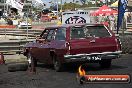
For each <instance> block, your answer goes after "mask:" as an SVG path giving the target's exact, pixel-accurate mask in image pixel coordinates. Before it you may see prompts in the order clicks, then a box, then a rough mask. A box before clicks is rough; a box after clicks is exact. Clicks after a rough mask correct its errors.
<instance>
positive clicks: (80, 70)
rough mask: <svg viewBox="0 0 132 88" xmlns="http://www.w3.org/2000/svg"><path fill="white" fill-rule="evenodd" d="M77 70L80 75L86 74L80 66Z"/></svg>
mask: <svg viewBox="0 0 132 88" xmlns="http://www.w3.org/2000/svg"><path fill="white" fill-rule="evenodd" d="M78 72H79V75H80V76H84V75H85V74H86V72H85V70H84V69H82V66H79V68H78Z"/></svg>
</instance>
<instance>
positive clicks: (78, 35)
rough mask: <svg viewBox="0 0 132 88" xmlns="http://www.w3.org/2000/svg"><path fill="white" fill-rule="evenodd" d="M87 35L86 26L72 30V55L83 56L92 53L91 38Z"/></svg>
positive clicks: (70, 48) (70, 42)
mask: <svg viewBox="0 0 132 88" xmlns="http://www.w3.org/2000/svg"><path fill="white" fill-rule="evenodd" d="M86 36H87V35H86V34H85V27H84V26H77V27H71V28H70V41H69V44H70V47H69V50H70V54H72V55H74V54H82V53H88V52H90V47H89V45H90V40H91V37H89V36H87V37H86Z"/></svg>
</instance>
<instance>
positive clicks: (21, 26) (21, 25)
mask: <svg viewBox="0 0 132 88" xmlns="http://www.w3.org/2000/svg"><path fill="white" fill-rule="evenodd" d="M18 28H19V29H26V28H28V29H31V28H32V25H31V24H30V23H29V22H26V21H20V22H19V24H18Z"/></svg>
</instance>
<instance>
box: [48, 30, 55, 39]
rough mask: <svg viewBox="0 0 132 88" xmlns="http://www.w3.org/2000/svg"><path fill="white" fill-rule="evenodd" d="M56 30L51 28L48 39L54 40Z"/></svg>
mask: <svg viewBox="0 0 132 88" xmlns="http://www.w3.org/2000/svg"><path fill="white" fill-rule="evenodd" d="M54 31H55V30H50V31H49V33H48V36H47V40H53V34H54Z"/></svg>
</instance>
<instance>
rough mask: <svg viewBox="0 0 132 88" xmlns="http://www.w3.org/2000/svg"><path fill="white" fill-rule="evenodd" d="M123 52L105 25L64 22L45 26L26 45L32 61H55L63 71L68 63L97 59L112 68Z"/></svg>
mask: <svg viewBox="0 0 132 88" xmlns="http://www.w3.org/2000/svg"><path fill="white" fill-rule="evenodd" d="M120 53H121V43H120V41H119V39H117V38H116V36H115V35H114V33H113V32H112V31H111V30H109V29H108V28H107V27H106V26H105V25H103V24H65V25H61V26H54V27H48V28H45V30H44V31H43V32H42V34H41V35H40V36H39V37H38V38H37V39H36V41H34V42H31V43H28V44H26V45H25V47H24V55H25V56H27V58H28V61H29V64H33V65H36V64H37V62H43V63H46V64H53V66H54V69H55V70H56V71H61V70H62V68H63V66H64V65H65V63H71V62H72V63H76V62H80V63H87V62H98V63H99V64H100V66H101V67H103V68H109V67H110V66H111V61H112V59H116V58H118V57H119V56H120Z"/></svg>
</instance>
